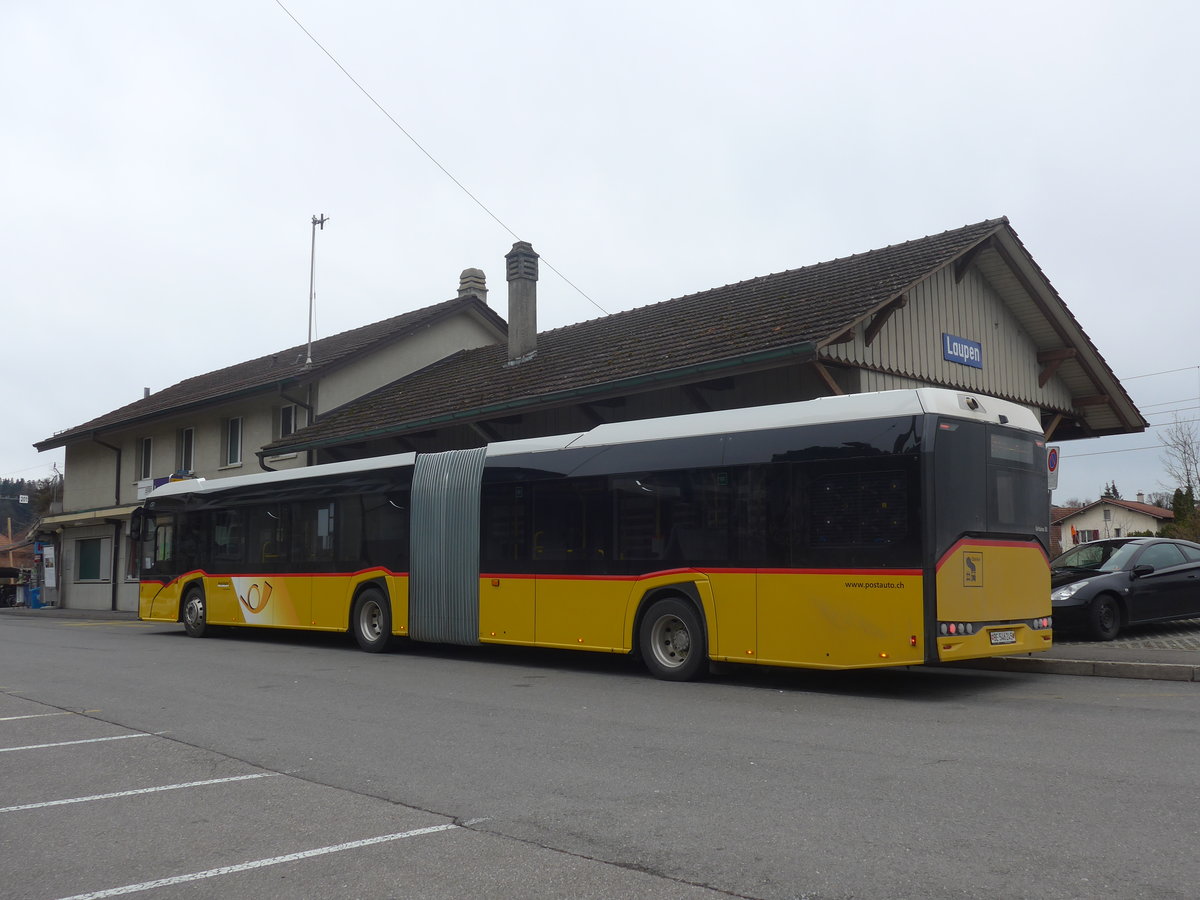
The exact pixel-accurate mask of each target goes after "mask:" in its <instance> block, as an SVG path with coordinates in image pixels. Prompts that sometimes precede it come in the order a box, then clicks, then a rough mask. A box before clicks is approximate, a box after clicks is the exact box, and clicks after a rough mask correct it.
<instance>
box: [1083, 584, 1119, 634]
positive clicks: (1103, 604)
mask: <svg viewBox="0 0 1200 900" xmlns="http://www.w3.org/2000/svg"><path fill="white" fill-rule="evenodd" d="M1120 632H1121V607H1120V605H1119V604H1118V603H1117V600H1116V598H1115V597H1113V595H1112V594H1101V595H1100V596H1099V597H1097V598H1096V599H1094V600H1093V601H1092V602H1091V605H1090V606H1088V634H1089V635H1090V636H1091V638H1092V640H1095V641H1111V640H1112V639H1113V638H1115V637H1116V636H1117V635H1118V634H1120Z"/></svg>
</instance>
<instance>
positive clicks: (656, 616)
mask: <svg viewBox="0 0 1200 900" xmlns="http://www.w3.org/2000/svg"><path fill="white" fill-rule="evenodd" d="M638 646H639V648H640V649H641V651H642V661H643V662H644V663H645V664H646V668H647V669H649V670H650V674H651V675H653V676H654V677H655V678H662V679H664V680H666V681H690V680H692V679H693V678H696V677H697V676H698V675H700V673H701V672H702V671H703V669H704V666H705V665H707V663H708V647H707V641H706V640H705V636H704V626H703V625H702V624H701V623H700V617H699V616H697V615H696V611H695V609H694V608H693V607H692V605H691V604H690V603H687V602H685V601H683V600H679V599H677V598H674V597H671V598H668V599H664V600H659V601H658V602H656V603H655V604H654V605H653V606H651V607H650V608H649V609H648V610H646V615H645V616H644V617H643V618H642V626H641V628H640V629H639V634H638Z"/></svg>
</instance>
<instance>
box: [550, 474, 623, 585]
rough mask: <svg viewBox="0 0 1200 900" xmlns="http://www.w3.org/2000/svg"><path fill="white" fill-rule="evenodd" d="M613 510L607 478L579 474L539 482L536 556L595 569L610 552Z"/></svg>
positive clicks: (571, 566)
mask: <svg viewBox="0 0 1200 900" xmlns="http://www.w3.org/2000/svg"><path fill="white" fill-rule="evenodd" d="M611 530H612V513H611V509H610V504H609V495H608V491H607V479H605V478H576V479H571V480H568V481H553V482H547V483H544V484H539V485H536V486H535V488H534V500H533V558H534V559H541V560H554V561H561V562H566V563H569V564H570V568H572V569H575V568H578V569H592V568H595V566H594V565H593V564H594V563H597V562H603V561H605V560H607V559H608V557H609V555H610V552H611V551H610V548H609V545H610V543H611V535H610V532H611Z"/></svg>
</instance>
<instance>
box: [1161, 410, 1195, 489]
mask: <svg viewBox="0 0 1200 900" xmlns="http://www.w3.org/2000/svg"><path fill="white" fill-rule="evenodd" d="M1162 442H1163V447H1164V448H1165V452H1164V453H1163V460H1162V463H1163V468H1164V469H1166V470H1167V474H1168V475H1170V476H1171V480H1172V481H1174V482H1175V484H1177V485H1180V486H1181V487H1183V488H1184V489H1186V490H1193V489H1195V488H1197V487H1200V433H1197V431H1196V423H1195V422H1183V421H1180V419H1179V416H1176V417H1175V421H1174V422H1173V423H1172V424H1170V425H1168V426H1167V427H1166V428H1164V429H1163V433H1162Z"/></svg>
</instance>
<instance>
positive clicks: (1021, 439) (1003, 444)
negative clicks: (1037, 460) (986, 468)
mask: <svg viewBox="0 0 1200 900" xmlns="http://www.w3.org/2000/svg"><path fill="white" fill-rule="evenodd" d="M990 437H991V457H992V460H993V461H994V462H1005V463H1019V464H1020V465H1023V466H1032V465H1033V461H1034V454H1033V450H1034V444H1035V442H1034V441H1033V440H1032V439H1030V438H1027V437H1025V436H1024V435H1019V434H1007V433H1004V432H995V431H993V432H992V433H991V435H990Z"/></svg>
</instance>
